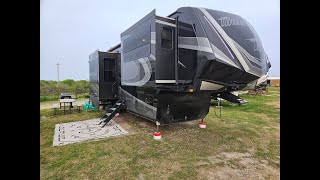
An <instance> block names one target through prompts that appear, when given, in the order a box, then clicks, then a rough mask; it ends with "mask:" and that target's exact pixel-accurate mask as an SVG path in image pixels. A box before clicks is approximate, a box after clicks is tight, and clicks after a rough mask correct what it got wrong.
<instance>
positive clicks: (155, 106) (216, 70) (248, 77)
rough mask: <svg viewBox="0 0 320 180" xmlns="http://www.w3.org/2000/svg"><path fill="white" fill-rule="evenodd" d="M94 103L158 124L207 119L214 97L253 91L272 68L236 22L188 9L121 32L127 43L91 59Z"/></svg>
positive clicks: (251, 34) (249, 31)
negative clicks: (245, 89) (122, 110)
mask: <svg viewBox="0 0 320 180" xmlns="http://www.w3.org/2000/svg"><path fill="white" fill-rule="evenodd" d="M89 59H90V61H89V66H90V68H89V69H90V99H91V101H92V103H93V105H94V106H96V107H97V108H99V106H100V105H103V106H106V105H108V104H111V105H112V106H113V107H111V108H108V110H107V113H106V115H105V116H104V117H103V118H102V121H101V122H104V123H105V124H106V123H107V122H109V121H110V120H111V118H112V117H113V116H114V115H115V114H116V113H117V112H118V111H119V110H120V109H122V108H125V109H127V110H128V111H130V112H132V113H134V114H137V115H139V116H142V117H144V118H147V119H150V120H152V121H158V122H160V124H162V125H163V124H170V123H173V122H180V121H189V120H195V119H202V118H204V117H205V116H206V115H207V114H208V111H209V107H210V100H211V96H213V97H215V96H217V95H219V94H221V93H227V94H228V93H229V92H231V91H235V90H241V89H244V88H248V87H254V86H255V85H256V83H257V80H258V79H259V78H260V77H261V76H263V75H265V74H266V73H267V72H268V69H269V68H270V66H271V65H270V63H269V61H268V57H267V55H266V53H265V52H264V49H263V46H262V44H261V41H260V39H259V37H258V35H257V33H256V32H255V30H254V29H253V27H252V26H251V25H250V23H249V22H248V21H246V20H245V19H243V18H241V17H240V16H238V15H235V14H230V13H227V12H222V11H216V10H211V9H205V8H194V7H182V8H179V9H178V10H177V11H175V12H174V13H172V14H170V15H169V16H168V17H161V16H157V15H156V13H155V10H153V11H152V12H150V13H149V14H148V15H146V16H145V17H144V18H142V19H141V20H139V21H138V22H137V23H135V24H134V25H132V26H131V27H130V28H128V29H127V30H125V31H124V32H122V33H121V43H120V44H118V45H116V46H115V47H113V48H111V49H109V50H108V51H107V52H101V51H95V52H94V53H92V54H91V55H90V57H89Z"/></svg>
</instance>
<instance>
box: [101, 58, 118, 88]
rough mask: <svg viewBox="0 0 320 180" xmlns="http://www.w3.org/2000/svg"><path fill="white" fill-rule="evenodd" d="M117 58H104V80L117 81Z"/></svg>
mask: <svg viewBox="0 0 320 180" xmlns="http://www.w3.org/2000/svg"><path fill="white" fill-rule="evenodd" d="M115 81H116V75H115V60H114V59H108V58H106V59H104V82H115Z"/></svg>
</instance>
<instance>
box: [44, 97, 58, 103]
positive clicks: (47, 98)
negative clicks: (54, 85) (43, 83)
mask: <svg viewBox="0 0 320 180" xmlns="http://www.w3.org/2000/svg"><path fill="white" fill-rule="evenodd" d="M59 99H60V96H40V102H44V101H54V100H59Z"/></svg>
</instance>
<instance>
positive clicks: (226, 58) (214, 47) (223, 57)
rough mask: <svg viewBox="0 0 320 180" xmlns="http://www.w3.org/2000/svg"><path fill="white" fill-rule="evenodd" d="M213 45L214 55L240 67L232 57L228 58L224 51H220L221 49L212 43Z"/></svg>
mask: <svg viewBox="0 0 320 180" xmlns="http://www.w3.org/2000/svg"><path fill="white" fill-rule="evenodd" d="M211 47H212V49H213V52H214V56H215V57H217V58H219V59H220V60H222V61H224V62H226V63H228V64H230V65H232V66H234V67H236V68H239V69H240V67H239V66H238V65H236V64H235V63H234V62H233V61H232V60H231V59H230V58H228V56H227V55H225V54H224V53H223V52H222V51H220V49H218V48H217V47H216V46H214V45H213V44H211Z"/></svg>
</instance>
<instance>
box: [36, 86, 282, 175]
mask: <svg viewBox="0 0 320 180" xmlns="http://www.w3.org/2000/svg"><path fill="white" fill-rule="evenodd" d="M279 92H280V88H270V89H269V94H270V96H266V97H264V96H256V97H254V96H250V95H240V96H241V97H242V98H244V99H245V100H247V101H248V104H246V105H242V106H238V105H236V106H233V105H232V104H231V103H229V102H226V101H223V102H222V105H223V108H222V117H221V118H217V117H216V116H215V114H214V106H212V107H211V108H210V112H209V114H208V115H207V117H206V118H205V122H206V124H207V128H206V129H199V128H198V127H197V124H196V123H194V124H191V125H189V124H174V125H170V126H168V127H161V128H160V130H161V131H162V132H164V135H163V139H162V140H160V141H155V140H153V139H152V134H151V133H152V132H154V131H155V130H156V127H155V125H154V124H153V123H151V122H149V121H147V120H144V119H141V118H139V117H136V116H133V115H131V114H128V113H122V114H121V116H122V117H123V118H124V119H125V120H126V122H128V123H129V124H130V125H131V126H132V127H133V129H134V130H135V131H136V133H135V134H133V135H131V136H124V137H120V138H112V139H104V140H99V141H89V142H83V143H79V144H72V145H66V146H61V147H53V146H52V141H53V134H54V126H55V124H57V123H66V122H72V121H80V120H86V119H91V118H97V117H101V115H102V113H103V112H102V111H100V112H94V111H89V112H88V113H85V112H83V111H82V113H73V114H66V115H53V113H52V110H51V109H43V110H40V119H41V120H40V178H41V179H143V178H144V179H208V178H210V177H211V176H217V174H219V173H218V172H220V174H223V173H221V172H227V171H229V174H227V175H228V176H227V177H226V179H234V178H237V177H238V178H239V177H240V176H237V173H241V172H245V171H244V169H247V170H248V171H249V172H252V175H254V173H260V174H262V175H263V176H264V177H267V178H269V179H279V174H278V173H277V170H279V167H280V162H279V158H280V132H279V128H280V109H279V107H278V104H279V103H280V96H279ZM246 153H247V154H250V159H251V160H252V161H254V162H259V163H257V164H258V165H255V166H253V165H250V164H249V165H248V164H246V165H243V162H245V160H246V157H241V156H240V155H241V154H246ZM236 155H239V157H237V156H236ZM229 156H230V157H229ZM232 156H235V157H232ZM214 161H217V163H215V162H214ZM262 162H266V163H267V165H268V168H261V169H259V168H257V169H256V167H258V166H259V164H261V163H262ZM201 163H203V164H201ZM268 169H274V170H275V171H271V170H270V171H269V170H268ZM250 170H251V171H250ZM209 176H210V177H209Z"/></svg>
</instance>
